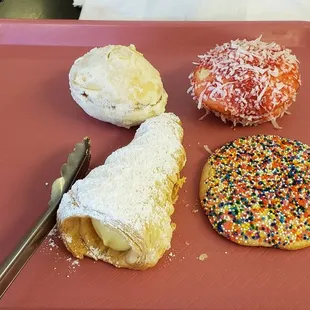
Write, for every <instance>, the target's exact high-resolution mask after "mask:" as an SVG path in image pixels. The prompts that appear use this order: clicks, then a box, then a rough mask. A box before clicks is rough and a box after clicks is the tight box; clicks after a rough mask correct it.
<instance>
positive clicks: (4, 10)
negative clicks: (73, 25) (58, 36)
mask: <svg viewBox="0 0 310 310" xmlns="http://www.w3.org/2000/svg"><path fill="white" fill-rule="evenodd" d="M72 3H73V0H2V1H1V0H0V18H31V19H43V18H46V19H78V18H79V16H80V13H81V10H80V9H79V8H76V7H74V6H73V5H72Z"/></svg>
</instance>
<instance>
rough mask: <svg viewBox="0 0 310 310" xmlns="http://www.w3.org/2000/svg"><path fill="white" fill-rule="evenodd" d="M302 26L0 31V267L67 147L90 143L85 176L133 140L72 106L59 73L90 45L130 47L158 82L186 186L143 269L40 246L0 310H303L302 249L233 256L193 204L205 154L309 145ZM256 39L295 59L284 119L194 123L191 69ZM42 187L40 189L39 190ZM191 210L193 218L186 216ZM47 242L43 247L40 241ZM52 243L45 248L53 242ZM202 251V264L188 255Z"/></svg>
mask: <svg viewBox="0 0 310 310" xmlns="http://www.w3.org/2000/svg"><path fill="white" fill-rule="evenodd" d="M309 25H310V24H309V23H304V22H300V23H299V22H290V23H282V22H277V23H263V22H255V23H253V22H251V23H242V22H240V23H214V22H212V23H153V22H150V23H147V22H141V23H128V22H127V23H122V22H117V23H113V22H112V23H111V22H105V23H103V22H82V21H79V22H65V21H63V22H59V21H56V22H52V21H41V22H39V21H27V22H26V21H10V20H7V21H0V89H1V99H0V132H2V134H3V144H2V147H1V155H0V169H1V170H0V171H1V177H2V181H1V187H0V214H1V216H0V249H1V251H0V260H3V259H4V258H5V256H6V255H7V254H8V253H9V252H10V250H12V249H13V247H14V246H15V245H16V243H17V241H18V240H19V238H20V237H21V236H22V235H23V234H24V233H25V232H26V231H27V229H28V228H30V227H31V225H32V224H33V223H34V221H35V220H36V218H38V216H39V215H40V214H41V213H42V212H43V211H44V209H45V208H46V206H47V202H48V200H49V195H50V186H51V183H52V181H53V180H54V179H55V178H56V177H58V176H59V169H60V166H61V165H62V164H63V163H64V162H65V160H66V158H67V155H68V153H69V152H70V151H71V150H72V148H73V146H74V144H75V143H76V142H78V141H80V140H81V139H82V138H83V137H84V136H86V135H89V136H90V137H91V139H92V145H93V148H92V150H93V151H92V154H93V159H92V167H94V166H96V165H98V164H100V163H102V162H103V161H104V159H105V158H106V156H107V155H108V154H109V153H111V152H112V151H113V150H115V149H116V148H118V147H120V146H122V145H125V144H127V143H128V142H129V141H130V140H131V139H132V137H133V135H134V130H126V129H121V128H117V127H116V126H113V125H110V124H105V123H102V122H99V121H96V120H94V119H92V118H90V117H88V116H87V115H86V114H85V113H84V112H83V111H82V110H81V109H80V108H79V107H78V106H77V105H76V104H75V103H74V102H73V100H72V99H71V96H70V93H69V89H68V71H69V68H70V66H71V65H72V63H73V61H74V60H75V59H76V58H77V57H79V56H80V55H82V54H83V53H85V52H86V51H88V50H89V49H90V48H92V47H94V46H101V45H106V44H116V43H118V44H130V43H134V44H135V45H136V47H137V49H138V50H140V51H142V52H143V53H144V55H145V56H146V58H147V59H149V60H150V61H151V62H152V63H153V64H154V65H155V66H156V67H157V68H158V69H159V71H160V72H161V74H162V76H163V80H164V84H165V86H166V89H167V91H168V93H169V104H168V107H167V108H168V111H173V112H175V113H176V114H177V115H179V117H180V118H181V119H182V121H183V124H184V129H185V141H184V144H185V147H186V151H187V155H188V163H187V166H186V168H185V169H184V175H186V176H187V182H186V185H185V186H184V188H183V189H182V191H181V193H180V198H179V200H178V202H177V204H176V211H175V214H174V216H173V219H174V221H175V222H176V223H177V230H176V232H175V234H174V236H173V243H172V249H171V251H169V252H168V253H166V255H165V256H164V258H163V259H162V260H161V261H160V262H159V264H158V265H157V266H156V267H154V268H153V269H149V270H146V271H143V272H137V271H130V270H118V269H116V268H114V267H112V266H110V265H108V264H105V263H102V262H96V263H94V261H92V260H90V259H84V260H82V261H80V262H79V264H77V265H75V263H73V261H70V255H69V254H68V253H67V251H66V250H65V249H64V247H63V245H62V243H61V242H60V240H58V239H57V237H55V236H53V237H49V238H48V239H47V240H46V241H45V243H44V244H43V245H42V246H41V247H40V249H39V250H38V251H37V252H36V253H35V255H34V256H33V257H32V259H31V260H30V261H29V263H28V264H27V266H26V267H25V268H24V269H23V271H22V272H21V274H20V275H19V277H18V278H17V279H16V281H15V282H14V284H13V285H12V286H11V288H10V289H9V290H8V291H7V293H6V295H5V296H4V297H3V298H2V300H1V301H0V308H1V309H4V308H9V309H21V308H23V309H184V308H191V309H194V308H195V309H196V308H197V309H198V308H204V309H212V310H215V309H281V310H283V309H299V310H301V309H309V307H310V294H308V292H307V287H308V280H307V278H308V277H309V276H310V269H309V260H310V249H305V250H301V251H297V252H287V251H282V250H275V249H264V248H248V247H241V246H238V245H236V244H234V243H232V242H229V241H227V240H226V239H224V238H223V237H220V236H219V235H218V234H217V233H216V232H214V231H213V230H212V228H211V226H210V224H209V222H208V220H207V218H206V216H205V215H204V214H203V212H201V211H200V209H199V205H198V186H199V178H200V173H201V169H202V166H203V164H204V162H205V161H206V159H207V157H208V153H207V152H206V151H205V150H204V148H203V145H204V144H207V145H208V146H209V147H210V148H211V149H214V148H216V147H219V146H220V145H222V144H223V143H225V142H227V141H229V140H231V139H233V138H237V137H240V136H242V135H248V134H255V133H269V134H281V135H284V136H287V137H290V138H296V139H300V140H302V141H303V142H305V143H308V144H310V135H309V112H310V105H309V87H310V57H309V52H310V27H309ZM261 34H262V35H263V39H264V40H266V41H271V40H274V41H276V42H278V43H281V44H284V45H286V46H288V47H289V48H292V49H293V52H294V53H295V54H296V55H297V57H298V58H299V60H300V63H301V73H302V82H303V85H302V87H301V89H300V92H299V94H298V100H297V102H296V104H294V105H293V106H292V108H291V109H290V111H291V112H292V115H288V116H285V117H284V118H283V119H281V120H280V121H279V123H280V125H281V126H283V130H281V131H278V130H276V129H274V128H273V127H272V125H271V124H270V123H268V124H264V125H261V126H259V127H256V128H240V127H238V128H237V130H232V129H231V128H230V126H228V125H225V124H224V123H222V122H221V121H220V120H219V119H218V118H216V117H213V116H208V117H207V118H206V119H205V120H203V121H198V118H199V117H200V116H201V115H202V114H203V112H199V111H197V109H196V105H195V103H194V102H193V101H192V99H191V98H190V96H189V95H187V94H186V90H187V88H188V86H189V81H188V75H189V73H190V71H191V70H192V68H193V66H192V64H191V62H192V61H194V60H196V56H197V54H200V53H203V52H204V51H206V50H208V49H209V48H211V47H213V46H214V45H215V44H220V43H223V42H225V41H229V40H231V39H236V38H247V39H253V38H256V37H258V36H259V35H261ZM47 183H48V184H47ZM196 209H197V210H199V211H198V212H195V211H194V212H193V210H196ZM50 239H51V240H50ZM54 240H55V243H54ZM202 253H206V254H207V255H208V258H207V259H206V260H205V261H203V262H202V261H200V260H198V259H197V257H198V256H199V255H200V254H202Z"/></svg>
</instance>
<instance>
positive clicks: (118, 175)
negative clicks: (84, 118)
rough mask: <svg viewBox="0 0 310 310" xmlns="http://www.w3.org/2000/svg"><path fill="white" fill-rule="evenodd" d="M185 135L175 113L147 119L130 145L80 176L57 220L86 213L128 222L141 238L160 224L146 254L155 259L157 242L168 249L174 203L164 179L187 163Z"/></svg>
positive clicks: (108, 221)
mask: <svg viewBox="0 0 310 310" xmlns="http://www.w3.org/2000/svg"><path fill="white" fill-rule="evenodd" d="M182 136H183V129H182V127H181V126H180V120H179V118H178V117H177V116H176V115H175V114H173V113H163V114H161V115H160V116H157V117H154V118H151V119H149V120H147V121H145V122H144V123H143V124H142V125H141V126H140V127H139V128H138V130H137V131H136V134H135V137H134V139H133V140H132V141H131V142H130V143H129V144H128V145H126V146H124V147H122V148H119V149H118V150H116V151H114V152H113V153H112V154H111V155H109V156H108V158H107V159H106V161H105V163H104V165H101V166H99V167H97V168H95V169H93V170H92V171H91V172H90V173H89V174H88V176H87V177H86V178H84V179H83V180H78V181H77V182H76V183H75V184H74V185H73V186H72V188H71V190H70V191H69V192H68V193H66V194H65V195H64V196H63V199H62V201H61V204H60V207H59V209H58V213H57V220H58V222H59V223H61V222H62V221H63V220H65V219H66V218H68V217H71V216H80V215H81V214H82V215H84V216H89V217H91V218H94V219H96V220H99V221H100V222H102V223H103V224H105V225H107V224H108V225H110V226H112V227H113V228H115V229H118V228H119V227H126V226H128V227H130V229H129V231H132V234H134V235H137V236H139V239H140V240H142V241H141V242H144V241H143V240H144V238H145V237H147V236H146V235H145V234H147V232H146V230H147V227H149V226H154V227H159V226H160V227H161V228H162V229H161V234H160V236H159V238H160V242H158V240H154V242H152V244H149V245H148V253H149V254H148V256H147V257H146V258H145V259H149V260H157V253H159V252H160V251H158V248H159V247H160V248H162V249H163V250H166V249H169V248H170V241H171V237H172V227H171V218H170V214H171V213H172V212H171V211H172V210H173V204H172V202H171V203H167V198H166V197H167V192H166V190H167V186H166V184H167V178H168V177H169V176H173V177H174V176H176V175H177V174H178V173H179V172H180V169H182V168H183V166H184V165H185V161H186V159H185V158H184V156H181V154H184V151H183V146H182V141H181V140H182ZM154 141H156V143H154ZM133 189H134V190H133ZM124 202H126V203H125V204H124ZM72 205H74V206H75V207H74V208H72ZM158 205H160V206H161V208H159V207H158ZM128 236H129V234H128ZM64 238H67V237H66V236H64ZM66 240H67V241H68V239H66ZM69 241H70V240H69ZM71 241H72V240H71ZM88 254H89V256H91V257H93V258H95V259H96V258H97V259H98V258H100V259H103V258H104V257H103V256H102V253H101V255H100V253H99V252H98V251H96V249H89V253H88Z"/></svg>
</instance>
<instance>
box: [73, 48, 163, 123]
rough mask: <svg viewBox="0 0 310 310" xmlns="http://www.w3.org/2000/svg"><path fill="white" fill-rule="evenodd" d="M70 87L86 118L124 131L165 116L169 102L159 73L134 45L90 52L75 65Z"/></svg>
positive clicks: (97, 49)
mask: <svg viewBox="0 0 310 310" xmlns="http://www.w3.org/2000/svg"><path fill="white" fill-rule="evenodd" d="M69 84H70V90H71V95H72V98H73V99H74V100H75V102H76V103H77V104H78V105H79V106H80V107H81V108H82V109H83V110H84V111H85V112H86V113H87V114H88V115H90V116H92V117H94V118H96V119H98V120H101V121H104V122H108V123H111V124H114V125H117V126H120V127H125V128H129V127H132V126H136V125H140V124H141V123H142V122H144V121H145V120H146V119H148V118H150V117H153V116H156V115H159V114H161V113H163V112H165V108H166V104H167V99H168V95H167V93H166V91H165V89H164V87H163V83H162V80H161V77H160V74H159V72H158V71H157V70H156V69H155V68H154V67H153V66H152V65H151V64H150V63H149V62H148V61H147V60H146V59H145V58H144V56H143V55H142V54H141V53H140V52H138V51H137V50H136V48H135V46H134V45H129V46H122V45H108V46H105V47H101V48H93V49H92V50H90V51H89V52H88V53H86V54H85V55H83V56H82V57H80V58H78V59H77V60H76V61H75V62H74V64H73V65H72V67H71V69H70V73H69Z"/></svg>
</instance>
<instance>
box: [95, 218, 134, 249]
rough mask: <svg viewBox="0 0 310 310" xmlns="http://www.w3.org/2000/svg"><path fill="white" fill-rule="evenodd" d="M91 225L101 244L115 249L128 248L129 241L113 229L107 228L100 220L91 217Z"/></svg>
mask: <svg viewBox="0 0 310 310" xmlns="http://www.w3.org/2000/svg"><path fill="white" fill-rule="evenodd" d="M91 221H92V224H93V227H94V229H95V231H96V233H97V235H98V236H99V237H100V239H101V240H102V242H103V244H104V245H105V246H107V247H109V248H111V249H113V250H115V251H127V250H129V249H130V245H129V243H128V242H127V241H126V239H125V238H124V236H122V234H120V233H119V232H117V231H116V230H114V229H111V228H109V227H108V226H107V225H105V224H103V223H102V222H100V221H98V220H95V219H92V220H91Z"/></svg>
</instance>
